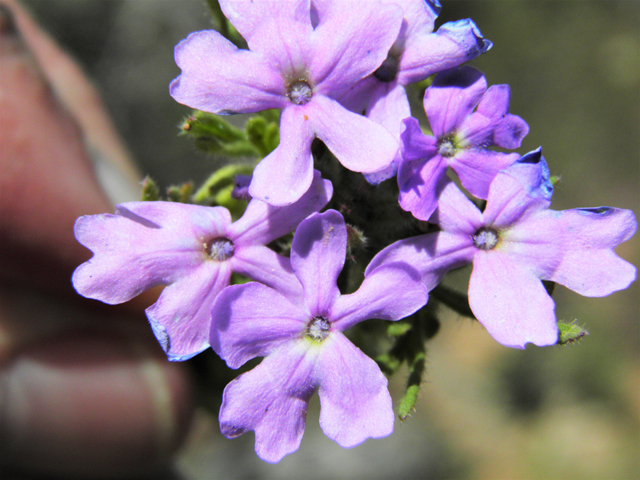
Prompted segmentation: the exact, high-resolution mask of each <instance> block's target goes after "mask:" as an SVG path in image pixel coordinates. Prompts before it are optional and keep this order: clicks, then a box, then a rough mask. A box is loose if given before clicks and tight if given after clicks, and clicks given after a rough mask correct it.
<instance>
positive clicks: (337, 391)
mask: <svg viewBox="0 0 640 480" xmlns="http://www.w3.org/2000/svg"><path fill="white" fill-rule="evenodd" d="M319 350H320V355H319V357H318V362H317V364H316V368H317V378H318V382H319V384H320V387H319V389H318V395H319V396H320V427H321V428H322V431H323V432H324V433H325V435H326V436H327V437H329V438H331V439H332V440H335V441H336V442H337V443H338V445H340V446H341V447H344V448H350V447H354V446H356V445H358V444H360V443H362V442H364V441H365V440H366V439H367V438H382V437H386V436H387V435H390V434H391V432H393V420H394V414H393V407H392V404H391V396H390V395H389V391H388V390H387V379H386V378H385V376H384V375H383V374H382V372H381V371H380V367H378V365H377V364H376V363H375V362H374V361H373V360H371V359H370V358H369V357H367V356H366V355H365V354H364V353H362V352H361V351H360V350H359V349H358V348H357V347H355V346H354V345H353V344H352V343H351V342H350V341H349V340H348V339H347V338H346V337H345V336H344V335H343V334H341V333H340V332H332V334H331V335H330V336H329V337H328V338H327V339H326V340H325V341H324V342H323V343H322V345H321V348H320V349H319Z"/></svg>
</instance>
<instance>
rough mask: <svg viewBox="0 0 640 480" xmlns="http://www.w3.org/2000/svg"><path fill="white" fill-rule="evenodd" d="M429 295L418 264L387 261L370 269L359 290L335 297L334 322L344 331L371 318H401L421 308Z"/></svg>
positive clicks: (334, 325) (335, 326) (333, 323)
mask: <svg viewBox="0 0 640 480" xmlns="http://www.w3.org/2000/svg"><path fill="white" fill-rule="evenodd" d="M428 299H429V295H428V293H427V290H426V289H425V288H424V286H423V285H422V283H421V281H420V274H419V273H418V272H417V270H416V269H415V268H413V267H412V266H410V265H409V264H407V263H404V262H394V263H387V264H385V265H383V266H380V267H379V268H376V269H375V270H374V271H372V272H370V275H368V276H367V277H365V279H364V281H363V282H362V285H360V288H358V290H357V291H356V292H354V293H352V294H351V295H342V296H341V297H339V298H338V299H337V300H336V302H335V303H334V305H333V308H332V310H331V323H332V326H333V328H335V329H337V330H338V331H340V332H344V331H345V330H348V329H350V328H351V327H353V326H354V325H355V324H356V323H359V322H361V321H363V320H368V319H370V318H378V319H381V320H400V319H402V318H404V317H407V316H409V315H411V314H412V313H414V312H416V311H417V310H418V309H420V308H422V307H423V306H424V305H426V303H427V300H428Z"/></svg>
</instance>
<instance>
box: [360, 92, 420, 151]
mask: <svg viewBox="0 0 640 480" xmlns="http://www.w3.org/2000/svg"><path fill="white" fill-rule="evenodd" d="M378 83H379V85H378V86H377V88H376V90H375V91H374V92H372V95H371V97H370V103H369V107H368V108H367V118H369V119H371V120H373V121H374V122H376V123H379V124H380V125H382V126H383V127H385V128H386V129H387V130H388V131H389V132H390V133H391V134H392V135H394V136H395V137H396V138H397V139H398V140H400V132H401V131H402V130H404V125H403V123H402V121H403V120H404V119H405V118H409V117H411V108H410V106H409V99H408V98H407V91H406V90H405V88H404V87H403V86H402V85H400V84H398V83H397V82H389V83H383V82H378Z"/></svg>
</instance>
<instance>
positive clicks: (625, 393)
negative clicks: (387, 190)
mask: <svg viewBox="0 0 640 480" xmlns="http://www.w3.org/2000/svg"><path fill="white" fill-rule="evenodd" d="M24 3H25V4H26V5H27V6H28V7H29V8H30V9H31V10H32V11H33V13H34V14H35V16H36V17H37V18H38V20H39V21H40V22H41V23H42V24H44V25H45V26H46V28H47V29H48V30H49V32H51V34H52V35H53V36H54V37H55V38H56V39H57V40H58V41H59V42H60V43H61V44H62V45H63V46H64V47H65V48H66V49H68V50H69V51H71V52H73V54H74V55H75V56H76V57H77V58H78V59H79V60H80V62H81V63H82V65H83V66H84V68H85V70H86V72H87V73H88V75H89V76H90V77H91V78H92V79H93V80H94V81H95V83H96V85H97V87H98V88H99V90H100V91H101V92H102V94H103V96H104V100H105V102H106V104H107V106H108V108H109V111H110V112H111V114H112V115H113V118H114V120H115V123H116V125H117V128H118V129H119V132H120V133H121V134H122V136H123V137H124V138H125V140H126V142H127V144H128V146H129V148H130V149H131V151H132V152H133V154H134V156H135V158H136V161H137V163H138V165H139V168H140V170H141V171H142V172H143V173H144V174H149V175H151V176H152V177H153V178H154V179H156V180H157V181H158V183H159V184H160V185H161V186H162V187H167V186H169V185H171V184H176V183H180V182H184V181H187V180H193V181H194V182H195V183H196V184H198V183H200V182H202V181H204V179H205V178H206V177H207V176H208V174H209V173H210V172H211V171H213V170H215V169H216V168H217V167H218V166H219V165H220V164H221V163H220V162H221V159H216V158H213V157H206V156H204V155H202V154H200V153H199V152H197V151H196V150H195V148H194V147H193V146H192V145H191V143H190V142H189V141H188V140H187V139H186V138H180V137H178V136H177V134H178V131H179V129H178V125H179V124H180V122H181V120H182V119H183V118H184V117H185V116H186V115H188V114H189V113H190V110H189V109H188V108H187V107H184V106H182V105H179V104H177V103H176V102H174V101H173V100H172V99H171V97H170V96H169V94H168V85H169V82H170V81H171V79H173V78H174V77H176V76H177V75H178V74H179V73H180V71H179V69H178V68H177V67H176V65H175V63H174V61H173V47H174V46H175V44H176V43H178V42H179V41H180V40H181V39H183V38H184V37H186V36H187V35H188V33H189V32H192V31H195V30H201V29H206V28H212V22H211V19H210V16H209V14H208V10H207V8H206V6H205V4H204V2H203V1H201V0H91V1H89V0H24ZM441 3H442V4H443V9H442V13H441V15H440V18H439V20H438V23H437V25H440V24H442V23H443V22H446V21H451V20H457V19H461V18H472V19H473V20H474V21H475V22H476V24H477V25H478V27H479V28H480V30H481V31H482V33H483V35H484V36H485V37H486V38H488V39H490V40H491V41H493V42H494V46H493V49H492V50H490V51H489V52H488V53H487V54H485V55H483V56H482V57H481V58H478V59H476V60H474V61H473V62H471V65H473V66H475V67H477V68H479V69H480V70H482V71H483V72H484V73H485V75H486V77H487V80H488V82H489V84H500V83H508V84H509V85H510V86H511V92H512V95H511V108H510V111H511V112H512V113H514V114H517V115H520V116H521V117H522V118H524V119H525V121H527V122H528V124H529V126H530V128H531V131H530V133H529V135H528V136H527V137H526V138H525V140H524V142H523V146H522V148H521V149H520V150H519V151H520V153H525V152H527V151H530V150H533V149H534V148H537V147H538V146H540V145H542V146H543V153H544V155H545V157H546V159H547V161H548V162H549V165H550V168H551V171H552V174H556V175H560V176H561V182H560V183H559V185H558V186H557V187H556V192H555V195H554V201H553V208H554V209H557V210H562V209H567V208H575V207H596V206H601V205H610V206H616V207H620V208H628V209H632V210H634V211H635V212H636V214H638V213H640V211H639V209H638V207H639V206H640V171H639V170H640V2H638V1H636V0H620V1H615V0H599V1H591V0H573V1H565V0H527V1H524V0H483V1H479V0H476V1H470V0H441ZM617 253H618V254H619V255H620V256H622V257H623V258H625V259H627V260H628V261H631V262H632V263H634V264H635V265H638V264H640V248H639V241H638V236H636V237H635V238H634V239H632V240H631V241H628V242H626V243H625V244H623V245H621V246H620V247H619V248H618V249H617ZM466 275H467V276H468V272H466ZM458 280H459V282H460V288H464V287H465V284H464V282H465V281H466V279H465V272H461V274H460V278H459V279H458ZM455 281H456V279H454V282H455ZM554 299H555V301H556V312H557V316H558V318H559V319H563V320H565V321H571V320H574V319H577V321H578V323H579V324H581V325H585V326H586V328H587V329H588V330H589V331H590V332H591V335H590V336H589V337H587V338H586V339H584V340H583V341H582V342H580V343H579V344H574V345H569V346H566V347H549V348H536V347H534V346H531V345H530V346H528V347H527V349H526V350H524V351H520V350H513V349H508V348H506V347H502V346H501V345H499V344H497V343H496V342H495V341H493V340H492V339H491V338H490V337H489V335H488V334H487V333H486V332H485V331H484V329H483V328H482V327H481V326H480V325H479V324H477V323H473V322H472V321H470V320H468V319H463V318H459V317H458V316H457V315H455V314H453V313H452V312H448V311H442V312H441V320H442V322H443V324H442V328H441V330H440V333H439V334H438V335H437V336H436V337H435V338H434V339H433V340H432V341H431V342H430V344H429V350H428V353H429V357H428V366H427V370H428V372H427V375H426V382H425V384H424V386H423V388H422V394H421V398H420V400H419V403H418V405H417V411H416V412H415V414H414V415H413V416H412V417H411V418H409V419H408V420H406V421H405V422H402V423H400V422H397V424H396V428H395V432H394V434H393V435H392V436H391V437H389V438H386V439H381V440H369V441H367V442H366V443H365V444H363V445H361V446H359V447H356V448H354V449H350V450H343V449H341V448H340V447H338V446H337V445H336V444H334V443H333V442H332V441H330V440H329V439H327V438H326V437H324V435H323V434H322V432H321V431H320V429H319V426H318V420H317V411H318V403H317V399H315V401H312V404H311V408H310V411H309V415H308V419H307V430H306V433H305V436H304V438H303V441H302V446H301V448H300V450H299V451H298V452H297V453H296V454H293V455H290V456H288V457H286V458H285V459H284V460H283V461H282V462H280V463H279V464H278V465H269V464H266V463H263V462H261V461H260V460H259V459H258V458H257V457H256V456H255V453H254V451H253V435H252V434H246V435H244V436H242V437H240V438H239V439H236V440H233V441H230V440H226V439H225V438H223V437H222V436H221V435H220V433H219V430H218V425H217V415H216V414H215V413H211V412H210V411H208V410H207V409H204V408H203V409H200V410H199V412H198V414H197V415H196V418H195V422H194V426H193V429H192V432H191V435H190V437H189V440H188V442H187V444H186V445H185V447H184V449H183V450H182V451H181V453H180V454H179V455H178V457H177V458H176V462H175V471H176V472H177V473H176V475H177V477H178V478H183V479H185V480H199V479H205V478H265V479H269V478H289V477H290V478H295V477H300V475H302V474H303V472H304V476H305V477H307V478H434V479H435V478H437V479H454V478H455V479H467V478H469V479H492V480H495V479H555V478H557V479H605V478H606V479H637V478H640V322H639V320H640V318H639V313H640V309H639V306H640V305H639V302H640V300H639V299H640V288H639V286H638V282H636V283H635V284H634V285H632V287H631V288H629V289H628V290H626V291H624V292H618V293H615V294H613V295H611V296H609V297H607V298H601V299H589V298H583V297H580V296H578V295H577V294H574V293H573V292H571V291H568V290H567V289H564V288H562V287H558V288H557V289H556V291H555V293H554ZM208 354H210V355H215V354H213V353H212V352H208ZM404 381H405V377H404V376H403V374H402V373H400V374H399V375H396V376H395V377H394V378H392V379H391V382H390V383H391V389H392V396H393V398H394V400H395V401H396V402H397V401H399V399H400V397H401V391H402V388H403V384H404ZM220 395H221V394H220V391H218V390H215V389H214V390H212V391H211V394H210V398H209V399H207V403H208V404H209V406H211V407H212V408H213V409H214V410H215V407H216V405H219V402H220Z"/></svg>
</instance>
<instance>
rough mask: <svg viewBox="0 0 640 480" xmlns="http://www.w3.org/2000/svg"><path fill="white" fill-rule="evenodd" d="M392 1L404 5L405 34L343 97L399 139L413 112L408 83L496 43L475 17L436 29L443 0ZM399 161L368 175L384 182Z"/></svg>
mask: <svg viewBox="0 0 640 480" xmlns="http://www.w3.org/2000/svg"><path fill="white" fill-rule="evenodd" d="M391 1H392V2H393V3H395V4H397V5H399V6H401V7H402V9H403V11H404V19H403V24H402V28H401V29H400V34H399V35H398V38H397V39H396V41H395V42H394V44H393V46H392V47H391V49H390V50H389V53H388V55H387V58H386V60H385V61H384V62H383V63H382V65H381V66H380V67H379V68H378V69H377V70H376V71H375V72H374V73H373V75H370V76H369V77H367V78H365V79H363V80H362V81H361V82H359V83H358V85H356V86H355V88H354V89H353V92H349V98H346V99H344V100H343V102H344V104H345V105H347V106H349V108H351V109H352V110H353V111H363V110H364V111H366V116H367V117H368V118H370V119H372V120H374V121H375V122H377V123H379V124H381V125H384V126H385V128H387V130H389V132H391V133H392V134H393V135H394V136H395V137H396V138H398V139H399V138H400V133H401V130H402V121H403V120H404V119H405V118H407V117H410V116H411V110H410V108H409V100H408V98H407V93H406V91H405V86H406V85H410V84H412V83H415V82H419V81H422V80H424V79H426V78H427V77H429V76H430V75H433V74H434V73H437V72H440V71H442V70H446V69H449V68H452V67H456V66H458V65H460V64H462V63H464V62H466V61H468V60H472V59H474V58H475V57H477V56H478V55H480V54H482V53H484V52H486V51H487V50H489V49H490V48H491V46H492V44H491V42H490V41H489V40H485V39H484V38H483V37H482V34H481V33H480V30H479V29H478V28H477V27H476V25H475V23H473V21H472V20H470V19H466V20H459V21H456V22H448V23H445V24H444V25H442V26H441V27H440V28H439V29H438V30H437V31H436V32H434V31H433V30H434V22H435V19H436V17H437V16H438V14H439V13H440V9H441V8H442V7H441V6H440V3H439V2H438V0H390V1H389V3H391ZM399 163H400V158H398V159H396V161H394V163H393V164H392V165H391V166H390V167H389V168H387V169H385V170H383V171H380V172H376V173H374V174H366V175H365V177H366V178H367V180H368V181H369V182H371V183H373V184H377V183H380V182H381V181H383V180H386V179H387V178H391V177H392V176H393V175H395V173H396V169H397V165H396V164H399Z"/></svg>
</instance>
